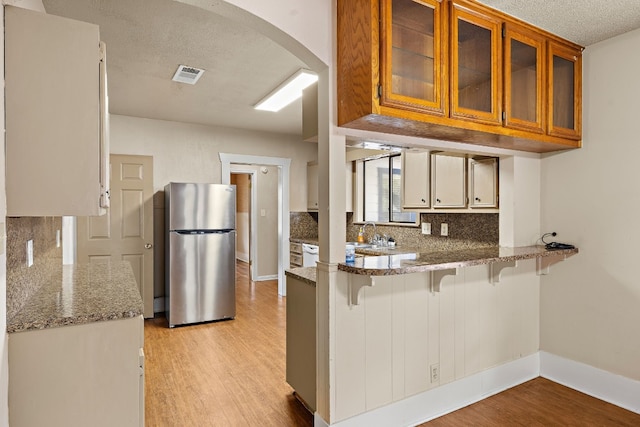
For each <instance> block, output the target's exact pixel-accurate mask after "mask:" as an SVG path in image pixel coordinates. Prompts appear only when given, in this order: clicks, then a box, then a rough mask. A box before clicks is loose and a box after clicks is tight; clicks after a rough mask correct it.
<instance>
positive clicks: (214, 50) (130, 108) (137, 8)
mask: <svg viewBox="0 0 640 427" xmlns="http://www.w3.org/2000/svg"><path fill="white" fill-rule="evenodd" d="M43 3H44V6H45V9H46V11H47V13H50V14H54V15H60V16H65V17H68V18H72V19H76V20H79V21H84V22H91V23H94V24H97V25H99V26H100V37H101V39H102V40H103V41H104V42H105V43H106V45H107V73H108V79H109V87H108V89H109V104H110V108H109V109H110V111H111V113H113V114H121V115H129V116H134V117H144V118H153V119H160V120H173V121H179V122H186V123H196V124H205V125H221V126H229V127H235V128H245V129H254V130H265V131H271V132H279V133H287V134H300V132H301V123H302V113H301V108H302V106H301V105H302V104H301V102H300V101H298V102H294V103H292V104H291V105H289V106H288V107H286V108H284V109H283V110H281V112H280V113H271V112H265V111H256V110H254V109H253V105H254V104H255V103H256V102H257V101H259V100H260V99H262V97H264V96H265V95H266V94H268V93H269V92H271V91H272V90H273V88H274V87H276V86H277V85H278V84H280V83H281V82H282V81H284V80H285V79H286V78H287V77H289V76H290V75H291V74H293V73H294V72H295V71H297V70H298V69H300V68H306V67H305V65H304V64H303V63H302V62H301V61H300V60H299V59H298V58H296V57H295V56H294V55H292V54H291V53H290V52H288V51H287V50H285V49H284V48H282V47H281V46H280V45H278V44H276V43H274V42H273V41H272V40H270V39H268V38H266V37H264V36H263V35H261V34H260V33H258V32H257V31H254V30H252V29H250V28H247V27H243V26H240V25H237V24H235V23H232V22H231V21H229V20H228V19H226V18H223V17H221V16H219V15H216V14H214V13H211V12H208V11H205V10H202V9H200V8H197V7H194V6H190V5H185V4H184V3H179V2H174V1H171V0H93V1H86V0H44V1H43ZM180 64H184V65H189V66H193V67H196V68H202V69H204V70H206V71H205V73H204V74H203V75H202V77H201V78H200V80H199V81H198V83H197V84H196V85H188V84H182V83H176V82H173V81H171V78H172V77H173V74H174V73H175V71H176V69H177V68H178V65H180Z"/></svg>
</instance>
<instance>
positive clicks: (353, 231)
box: [347, 213, 500, 250]
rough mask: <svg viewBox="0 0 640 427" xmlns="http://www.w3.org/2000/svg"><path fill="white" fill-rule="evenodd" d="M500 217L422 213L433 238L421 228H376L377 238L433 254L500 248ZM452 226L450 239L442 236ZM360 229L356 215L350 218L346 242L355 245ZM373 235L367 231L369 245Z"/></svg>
mask: <svg viewBox="0 0 640 427" xmlns="http://www.w3.org/2000/svg"><path fill="white" fill-rule="evenodd" d="M498 215H499V214H497V213H422V214H420V221H421V222H429V223H431V233H432V234H430V235H424V234H422V231H421V229H420V228H419V227H407V226H386V225H380V226H377V227H376V231H377V233H378V234H380V235H382V234H386V235H387V236H391V237H393V238H394V239H395V240H396V244H397V245H398V247H409V248H428V249H431V250H456V249H471V248H481V247H486V246H497V245H498V243H499V229H500V224H499V216H498ZM443 223H446V224H448V226H449V236H448V237H442V236H440V228H441V224H443ZM359 228H360V225H354V224H353V214H347V240H348V241H355V240H356V239H357V237H358V229H359ZM372 234H373V230H372V229H371V227H369V226H367V228H366V229H365V239H366V240H367V241H368V240H369V239H370V238H371V235H372Z"/></svg>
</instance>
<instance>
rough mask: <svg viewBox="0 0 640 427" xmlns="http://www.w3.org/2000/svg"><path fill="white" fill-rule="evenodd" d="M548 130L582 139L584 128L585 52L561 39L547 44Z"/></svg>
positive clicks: (560, 135)
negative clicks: (564, 43) (583, 72)
mask: <svg viewBox="0 0 640 427" xmlns="http://www.w3.org/2000/svg"><path fill="white" fill-rule="evenodd" d="M548 73H549V85H548V90H549V95H548V106H547V108H548V114H549V116H548V133H549V135H553V136H559V137H563V138H571V139H580V137H581V129H582V116H581V111H582V108H581V105H582V56H581V53H580V52H579V51H576V50H575V49H572V48H570V47H568V46H563V45H560V44H558V43H554V42H549V47H548Z"/></svg>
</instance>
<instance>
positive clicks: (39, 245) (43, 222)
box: [7, 217, 62, 319]
mask: <svg viewBox="0 0 640 427" xmlns="http://www.w3.org/2000/svg"><path fill="white" fill-rule="evenodd" d="M57 230H62V218H60V217H7V319H11V318H12V317H13V316H14V315H15V314H16V313H18V312H19V311H20V309H21V308H22V307H23V305H24V303H25V302H26V301H27V300H28V299H29V298H30V297H31V296H32V295H33V294H34V293H36V292H37V291H38V289H40V287H41V286H42V285H43V284H44V283H46V282H47V281H48V280H49V279H50V278H51V275H52V274H53V272H55V271H57V270H58V268H56V267H57V266H58V265H60V264H62V247H56V231H57ZM28 240H33V265H32V266H31V267H27V250H26V247H27V241H28Z"/></svg>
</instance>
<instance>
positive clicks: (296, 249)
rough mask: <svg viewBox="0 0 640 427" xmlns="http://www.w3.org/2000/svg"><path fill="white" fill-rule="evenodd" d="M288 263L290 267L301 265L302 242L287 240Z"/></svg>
mask: <svg viewBox="0 0 640 427" xmlns="http://www.w3.org/2000/svg"><path fill="white" fill-rule="evenodd" d="M289 265H290V266H291V268H294V267H302V243H299V242H289Z"/></svg>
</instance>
